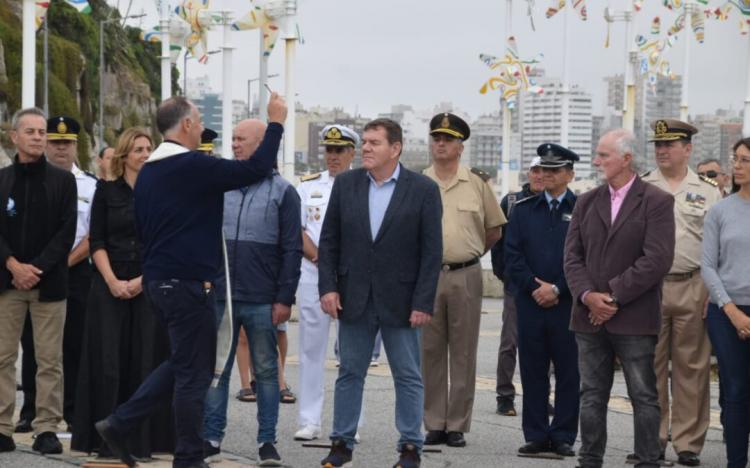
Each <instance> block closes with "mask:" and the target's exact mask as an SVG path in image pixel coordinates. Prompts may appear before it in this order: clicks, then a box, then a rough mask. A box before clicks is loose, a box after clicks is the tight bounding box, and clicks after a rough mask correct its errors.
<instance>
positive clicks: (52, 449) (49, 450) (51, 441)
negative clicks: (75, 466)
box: [31, 431, 63, 455]
mask: <svg viewBox="0 0 750 468" xmlns="http://www.w3.org/2000/svg"><path fill="white" fill-rule="evenodd" d="M31 448H32V450H34V451H35V452H39V453H41V454H44V455H52V454H59V453H62V451H63V447H62V444H61V443H60V440H59V439H58V438H57V435H56V434H55V433H54V432H52V431H47V432H42V433H41V434H37V436H36V439H34V444H33V445H32V446H31Z"/></svg>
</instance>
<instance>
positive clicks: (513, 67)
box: [479, 36, 544, 109]
mask: <svg viewBox="0 0 750 468" xmlns="http://www.w3.org/2000/svg"><path fill="white" fill-rule="evenodd" d="M542 58H543V55H541V54H540V55H538V56H537V57H536V58H534V59H532V60H521V59H520V58H519V55H518V47H517V45H516V39H515V38H514V37H513V36H511V37H509V38H508V45H507V47H506V49H505V56H504V57H502V58H497V57H493V56H491V55H486V54H480V55H479V59H480V60H481V61H482V62H484V63H485V65H487V66H488V67H490V70H493V71H497V72H498V74H497V75H495V76H492V77H490V79H489V80H487V82H486V83H484V84H483V85H482V87H481V88H480V89H479V93H480V94H487V92H488V91H495V90H498V89H499V90H500V91H501V92H502V95H503V99H504V100H505V102H506V104H507V106H508V108H509V109H513V108H515V106H516V101H517V100H518V94H519V93H520V92H521V91H527V92H530V93H535V94H542V93H543V92H544V89H543V88H542V87H540V86H537V85H536V84H535V83H534V80H533V79H531V78H530V77H529V75H530V74H531V72H532V70H533V68H534V66H535V65H537V64H538V63H540V62H541V59H542Z"/></svg>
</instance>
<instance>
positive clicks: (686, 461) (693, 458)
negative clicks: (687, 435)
mask: <svg viewBox="0 0 750 468" xmlns="http://www.w3.org/2000/svg"><path fill="white" fill-rule="evenodd" d="M677 463H679V464H680V465H685V466H699V465H700V464H701V459H700V458H698V454H696V453H693V452H688V451H687V450H686V451H684V452H680V453H678V454H677Z"/></svg>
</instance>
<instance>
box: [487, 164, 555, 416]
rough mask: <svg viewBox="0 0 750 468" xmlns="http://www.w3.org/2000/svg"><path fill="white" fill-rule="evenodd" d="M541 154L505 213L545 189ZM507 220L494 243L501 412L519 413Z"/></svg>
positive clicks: (505, 201) (504, 203)
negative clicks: (500, 297) (500, 285)
mask: <svg viewBox="0 0 750 468" xmlns="http://www.w3.org/2000/svg"><path fill="white" fill-rule="evenodd" d="M541 161H542V160H541V158H540V157H539V156H537V157H535V158H534V159H532V160H531V164H529V174H528V176H529V181H528V182H527V183H525V184H523V187H522V189H521V191H520V192H514V193H509V194H507V195H505V196H504V197H503V199H502V200H501V201H500V208H501V209H502V210H503V213H504V214H505V217H506V218H508V219H510V214H511V212H512V211H513V206H514V205H515V204H516V203H518V202H520V201H521V200H524V199H526V198H529V197H533V196H534V195H537V194H539V193H541V192H542V191H543V190H544V175H543V173H542V168H541V166H540V165H539V164H540V163H541ZM507 227H508V225H507V224H506V225H505V226H503V227H502V230H503V232H502V235H503V237H502V238H501V239H500V240H499V241H497V242H496V243H495V245H494V246H493V247H492V272H493V273H494V274H495V276H497V278H498V279H499V280H500V281H502V282H503V328H502V331H501V332H500V347H499V349H498V351H497V384H496V387H495V392H496V393H497V413H498V414H502V415H503V416H515V415H516V408H515V405H514V404H513V400H514V399H515V397H516V387H515V386H514V385H513V374H514V373H515V371H516V348H517V342H518V325H517V320H516V301H515V299H513V294H514V290H513V287H512V285H511V284H510V281H509V280H508V278H505V275H504V270H505V262H504V261H503V245H504V243H505V229H506V228H507Z"/></svg>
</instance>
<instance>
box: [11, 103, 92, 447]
mask: <svg viewBox="0 0 750 468" xmlns="http://www.w3.org/2000/svg"><path fill="white" fill-rule="evenodd" d="M10 137H11V140H12V141H13V143H14V144H15V145H16V148H17V150H18V153H17V154H16V157H15V158H14V162H13V165H12V166H9V167H6V168H5V169H2V170H0V204H1V205H2V206H4V207H5V209H4V210H0V260H1V261H2V264H3V265H4V266H5V268H2V269H0V323H2V326H0V452H3V451H11V450H14V449H15V444H14V443H13V438H12V434H13V424H12V417H13V410H14V406H15V401H16V398H15V391H16V369H15V363H16V357H17V354H18V342H19V339H20V337H21V331H22V329H23V324H24V321H25V319H26V313H27V311H29V312H30V313H31V320H32V322H33V323H34V352H35V355H36V363H37V367H38V371H37V374H36V387H37V395H36V407H37V412H36V418H35V419H34V421H33V423H32V426H33V428H34V432H35V433H36V440H35V441H34V445H33V447H32V448H33V449H34V450H36V451H38V452H41V453H44V454H49V453H62V445H61V444H60V441H59V440H58V439H57V436H56V435H55V431H56V430H57V425H58V424H59V423H60V420H61V419H62V406H63V401H62V397H63V395H62V385H63V372H62V338H63V328H64V325H65V298H66V296H67V284H68V281H67V279H68V263H67V260H68V253H70V249H71V248H72V246H73V240H74V237H75V231H76V198H77V190H76V183H75V179H74V178H73V175H72V174H71V173H70V172H66V171H63V170H61V169H58V168H56V167H54V166H52V165H50V164H48V163H47V160H46V158H45V157H44V150H45V147H46V143H47V119H46V118H45V115H44V113H43V112H42V111H41V110H39V109H36V108H30V109H23V110H20V111H18V112H17V113H16V114H15V115H14V116H13V122H12V128H11V131H10Z"/></svg>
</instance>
